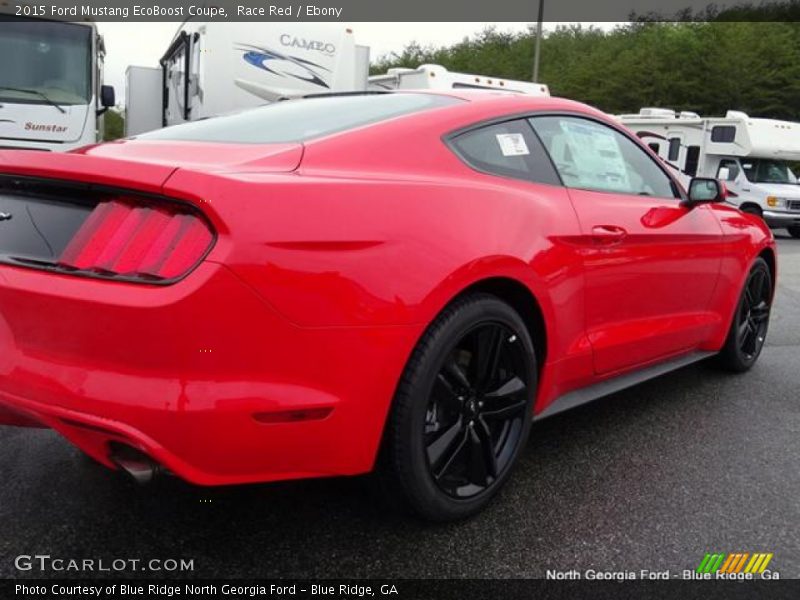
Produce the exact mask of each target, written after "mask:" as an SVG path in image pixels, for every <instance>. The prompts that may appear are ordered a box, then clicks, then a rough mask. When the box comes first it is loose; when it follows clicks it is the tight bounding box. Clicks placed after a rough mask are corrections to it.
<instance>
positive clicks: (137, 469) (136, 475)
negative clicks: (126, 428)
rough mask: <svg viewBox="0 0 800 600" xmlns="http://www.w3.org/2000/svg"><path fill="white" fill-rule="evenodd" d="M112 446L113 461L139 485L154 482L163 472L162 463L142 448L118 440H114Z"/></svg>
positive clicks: (111, 457)
mask: <svg viewBox="0 0 800 600" xmlns="http://www.w3.org/2000/svg"><path fill="white" fill-rule="evenodd" d="M110 447H111V450H110V452H109V458H110V459H111V461H112V462H113V463H114V464H115V465H117V466H118V467H119V468H120V469H121V470H122V471H123V472H124V473H126V474H127V475H129V476H130V477H131V478H132V479H133V480H134V481H135V482H136V483H138V484H139V485H145V484H148V483H150V482H152V481H153V479H155V477H156V476H157V475H158V474H159V473H160V472H161V465H159V464H158V463H157V462H155V461H154V460H153V459H152V458H150V457H149V456H148V455H147V454H145V453H144V452H142V451H141V450H137V449H136V448H133V447H132V446H128V445H126V444H120V443H117V442H112V443H111V444H110Z"/></svg>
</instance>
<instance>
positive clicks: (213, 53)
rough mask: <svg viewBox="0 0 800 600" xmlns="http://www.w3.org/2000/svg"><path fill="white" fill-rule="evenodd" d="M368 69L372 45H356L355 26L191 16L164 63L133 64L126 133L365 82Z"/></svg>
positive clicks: (356, 87) (355, 87)
mask: <svg viewBox="0 0 800 600" xmlns="http://www.w3.org/2000/svg"><path fill="white" fill-rule="evenodd" d="M368 70H369V49H368V48H365V47H363V46H357V45H356V43H355V40H354V37H353V32H352V30H351V29H348V28H346V27H345V26H343V25H340V24H322V23H320V24H313V23H303V24H295V23H209V22H196V21H192V20H188V21H186V22H184V23H183V24H182V25H181V27H180V28H179V30H178V32H177V33H176V35H175V37H174V38H173V40H172V43H171V44H170V46H169V48H167V51H166V52H165V53H164V56H163V57H162V59H161V61H160V68H158V69H150V70H149V73H148V72H147V70H146V68H144V69H142V68H139V67H134V68H131V69H129V70H128V82H127V83H128V89H127V94H126V97H127V105H126V110H127V113H128V114H127V119H126V121H127V122H128V124H129V126H128V128H127V131H126V133H127V135H136V134H138V133H142V132H144V131H147V130H148V129H156V128H158V127H165V126H169V125H176V124H179V123H183V122H186V121H193V120H196V119H203V118H207V117H211V116H215V115H220V114H224V113H228V112H231V111H235V110H242V109H245V108H252V107H255V106H260V105H262V104H266V103H268V102H274V101H276V100H280V99H284V98H296V97H301V96H305V95H309V94H315V93H329V92H343V91H357V90H364V89H365V88H366V81H367V75H368ZM159 77H160V78H161V81H160V85H159V89H160V93H159V94H156V95H154V94H153V93H152V89H153V86H154V85H155V82H156V81H157V79H158V78H159ZM154 115H160V120H159V119H156V118H154ZM157 121H160V122H157Z"/></svg>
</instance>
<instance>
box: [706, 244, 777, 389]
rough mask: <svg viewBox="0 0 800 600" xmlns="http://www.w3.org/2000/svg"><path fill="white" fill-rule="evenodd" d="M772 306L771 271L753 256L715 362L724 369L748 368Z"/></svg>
mask: <svg viewBox="0 0 800 600" xmlns="http://www.w3.org/2000/svg"><path fill="white" fill-rule="evenodd" d="M771 308H772V274H771V273H770V270H769V266H768V265H767V262H766V261H765V260H764V259H763V258H760V257H759V258H757V259H756V261H755V262H754V263H753V266H752V267H751V268H750V272H749V273H748V275H747V279H746V280H745V284H744V288H743V289H742V293H741V296H740V297H739V302H738V304H737V305H736V311H735V312H734V314H733V319H731V326H730V329H729V331H728V337H727V339H726V340H725V346H723V348H722V352H720V354H719V356H718V364H719V365H720V366H721V367H723V368H724V369H726V370H728V371H733V372H736V373H743V372H745V371H748V370H750V369H751V368H752V366H753V365H754V364H756V361H757V360H758V357H759V356H760V355H761V350H762V349H763V348H764V341H765V339H766V337H767V330H768V329H769V316H770V310H771Z"/></svg>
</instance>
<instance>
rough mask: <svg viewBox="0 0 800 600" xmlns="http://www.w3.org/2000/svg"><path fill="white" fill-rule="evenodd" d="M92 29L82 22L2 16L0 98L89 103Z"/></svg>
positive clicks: (24, 102)
mask: <svg viewBox="0 0 800 600" xmlns="http://www.w3.org/2000/svg"><path fill="white" fill-rule="evenodd" d="M91 34H92V29H91V27H86V26H83V25H73V24H70V23H56V22H42V21H38V22H31V21H23V20H16V19H12V20H0V57H2V59H0V101H5V102H14V103H20V104H48V103H56V104H88V103H89V100H90V99H91V88H92V85H91V83H92V82H91V66H92V61H91V50H92V38H91Z"/></svg>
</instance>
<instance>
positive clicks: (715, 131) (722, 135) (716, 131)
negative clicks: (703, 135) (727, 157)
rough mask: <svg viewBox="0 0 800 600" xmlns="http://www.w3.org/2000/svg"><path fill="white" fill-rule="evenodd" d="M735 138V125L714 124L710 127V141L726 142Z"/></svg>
mask: <svg viewBox="0 0 800 600" xmlns="http://www.w3.org/2000/svg"><path fill="white" fill-rule="evenodd" d="M735 140H736V126H734V125H715V126H714V127H712V128H711V141H712V142H722V143H728V142H733V141H735Z"/></svg>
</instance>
